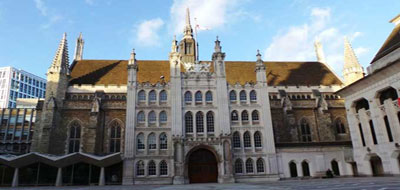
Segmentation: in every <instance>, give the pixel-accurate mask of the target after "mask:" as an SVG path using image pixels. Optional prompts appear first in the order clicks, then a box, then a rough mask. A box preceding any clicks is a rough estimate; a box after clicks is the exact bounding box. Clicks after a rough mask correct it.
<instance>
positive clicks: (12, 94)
mask: <svg viewBox="0 0 400 190" xmlns="http://www.w3.org/2000/svg"><path fill="white" fill-rule="evenodd" d="M45 91H46V79H43V78H41V77H38V76H36V75H34V74H31V73H29V72H26V71H24V70H19V69H16V68H14V67H2V68H0V108H15V107H16V104H17V103H16V102H17V98H44V96H45Z"/></svg>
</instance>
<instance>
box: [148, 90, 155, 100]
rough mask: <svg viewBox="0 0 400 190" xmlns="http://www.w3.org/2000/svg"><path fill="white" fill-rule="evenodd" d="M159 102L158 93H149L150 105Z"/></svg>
mask: <svg viewBox="0 0 400 190" xmlns="http://www.w3.org/2000/svg"><path fill="white" fill-rule="evenodd" d="M156 101H157V94H156V91H154V90H152V91H150V93H149V102H150V103H155V102H156Z"/></svg>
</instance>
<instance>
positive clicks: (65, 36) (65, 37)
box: [63, 32, 67, 40]
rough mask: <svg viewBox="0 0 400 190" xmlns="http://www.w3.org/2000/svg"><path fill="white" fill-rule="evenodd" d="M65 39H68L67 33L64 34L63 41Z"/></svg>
mask: <svg viewBox="0 0 400 190" xmlns="http://www.w3.org/2000/svg"><path fill="white" fill-rule="evenodd" d="M65 39H67V33H66V32H64V34H63V40H65Z"/></svg>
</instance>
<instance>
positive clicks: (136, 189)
mask: <svg viewBox="0 0 400 190" xmlns="http://www.w3.org/2000/svg"><path fill="white" fill-rule="evenodd" d="M2 189H7V190H8V189H18V190H30V189H32V190H39V189H40V190H42V189H43V190H50V189H58V190H64V189H65V190H89V189H90V190H92V189H94V190H313V189H316V190H322V189H323V190H353V189H354V190H400V177H369V178H361V177H357V178H335V179H305V180H283V181H276V182H264V183H234V184H213V183H208V184H189V185H133V186H102V187H100V186H82V187H78V186H70V187H59V188H56V187H18V188H2Z"/></svg>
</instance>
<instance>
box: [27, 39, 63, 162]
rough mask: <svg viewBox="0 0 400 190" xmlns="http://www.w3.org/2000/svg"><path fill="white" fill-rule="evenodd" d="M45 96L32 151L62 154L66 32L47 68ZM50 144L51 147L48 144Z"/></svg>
mask: <svg viewBox="0 0 400 190" xmlns="http://www.w3.org/2000/svg"><path fill="white" fill-rule="evenodd" d="M46 75H47V87H46V97H45V100H44V103H43V108H42V113H41V115H38V119H37V121H38V123H37V127H36V128H35V132H34V137H33V143H32V151H34V152H41V153H50V154H63V153H64V151H65V146H64V142H65V141H64V140H65V138H66V136H65V135H66V132H65V131H63V129H61V128H60V127H59V126H60V123H61V109H62V107H63V101H64V98H65V93H66V90H67V87H68V80H69V58H68V44H67V34H66V33H64V35H63V38H62V40H61V42H60V45H59V46H58V49H57V52H56V55H55V57H54V60H53V62H52V64H51V65H50V67H49V69H48V70H47V73H46ZM50 144H51V149H50V147H49V145H50Z"/></svg>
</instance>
